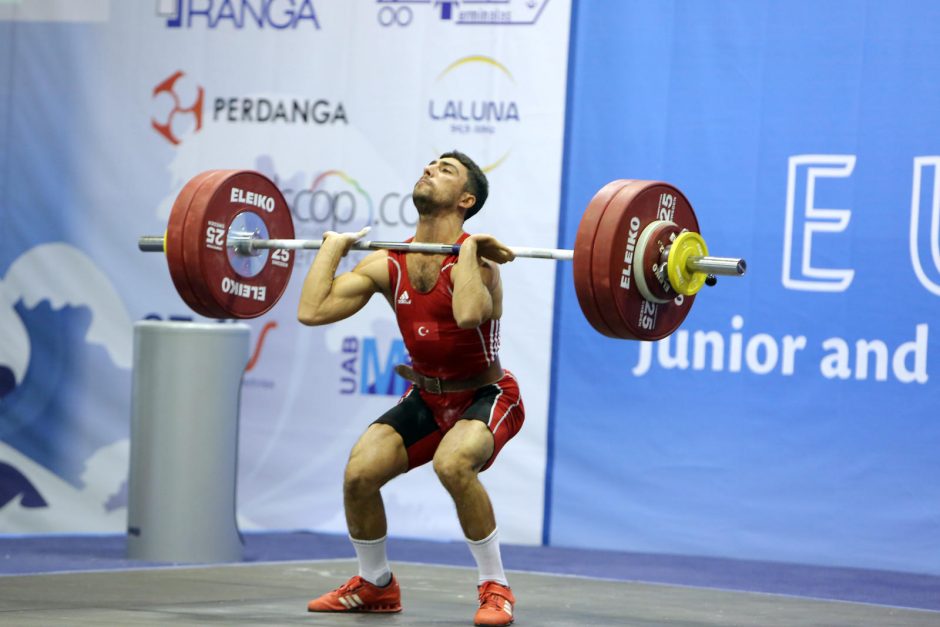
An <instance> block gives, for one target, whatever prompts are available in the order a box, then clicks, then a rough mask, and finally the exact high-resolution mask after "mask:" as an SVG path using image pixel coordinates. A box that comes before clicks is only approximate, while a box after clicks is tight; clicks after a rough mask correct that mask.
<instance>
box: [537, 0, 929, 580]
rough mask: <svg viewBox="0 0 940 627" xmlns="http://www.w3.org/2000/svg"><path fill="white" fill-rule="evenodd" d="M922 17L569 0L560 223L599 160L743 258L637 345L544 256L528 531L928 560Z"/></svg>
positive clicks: (752, 551) (860, 561) (596, 177)
mask: <svg viewBox="0 0 940 627" xmlns="http://www.w3.org/2000/svg"><path fill="white" fill-rule="evenodd" d="M938 28H940V5H937V4H936V3H930V2H906V3H892V2H869V3H861V2H824V3H820V2H803V1H796V2H748V3H740V2H724V3H715V2H618V3H583V2H582V3H578V4H577V5H576V8H575V12H574V23H573V38H572V50H571V53H572V55H573V56H572V59H571V61H570V67H571V71H570V76H569V81H570V84H569V90H570V92H569V107H568V129H567V136H568V144H567V147H566V165H565V193H564V197H563V202H564V207H563V225H562V236H561V242H560V243H561V245H563V246H566V247H570V246H572V245H573V243H574V235H575V232H576V230H577V227H578V222H579V219H580V216H581V213H582V212H583V209H584V207H585V206H586V205H587V203H588V201H589V200H590V198H591V196H592V195H593V193H594V192H595V191H596V190H597V189H599V188H600V187H601V186H602V185H603V184H604V183H606V182H607V181H609V180H612V179H615V178H640V179H659V180H666V181H669V182H671V183H673V184H675V185H676V186H678V187H679V188H680V189H682V190H683V191H684V192H685V194H686V195H687V196H688V197H689V199H690V200H691V202H692V204H693V206H694V207H695V209H696V212H697V214H698V217H699V221H700V223H701V225H702V233H703V235H704V236H705V238H706V240H707V242H708V244H709V247H710V249H711V250H712V251H713V253H714V254H718V255H728V256H742V257H745V258H746V259H747V260H748V263H749V270H748V274H747V276H746V277H745V278H743V279H739V280H736V279H730V278H727V279H721V280H720V281H719V285H718V286H717V287H715V288H713V289H709V288H706V289H705V292H703V293H702V294H700V295H699V297H698V299H697V301H696V303H695V306H694V307H693V309H692V312H691V314H690V315H689V317H688V319H687V320H686V322H685V323H684V325H683V326H682V327H681V330H680V331H679V332H677V333H675V334H674V335H673V336H671V337H670V338H669V339H668V340H664V341H663V342H661V343H657V344H645V345H644V344H641V343H638V342H627V341H617V340H611V339H608V338H605V337H602V336H600V335H598V334H597V333H596V332H595V331H593V329H591V328H590V326H589V325H588V324H587V322H586V321H585V320H584V319H583V317H582V315H581V313H580V309H579V306H578V303H577V299H576V297H575V293H574V290H573V288H572V287H571V268H570V267H565V268H562V269H561V271H560V273H559V281H560V287H559V301H558V304H557V311H556V322H555V323H556V325H557V326H556V345H555V360H556V364H555V380H554V393H555V397H554V399H553V414H552V436H551V437H552V462H551V468H550V476H551V481H550V484H549V486H548V496H549V498H550V499H551V509H550V510H549V511H548V513H547V523H548V524H547V530H546V539H547V541H548V542H549V543H551V544H554V545H561V546H582V547H599V548H615V549H625V550H636V551H653V552H667V553H682V554H698V555H720V556H729V557H741V558H754V559H772V560H781V561H794V562H805V563H824V564H840V565H851V566H864V567H876V568H891V569H898V570H910V571H920V572H931V573H940V550H938V538H940V454H938V451H940V392H938V387H937V385H938V381H940V372H938V370H937V369H938V368H940V363H938V362H940V354H938V353H940V351H938V346H940V341H938V333H940V328H938V327H937V326H936V325H937V323H936V319H937V314H938V312H940V247H938V243H937V239H938V238H937V235H936V233H937V232H938V227H940V216H938V211H937V206H938V203H940V195H935V191H937V190H940V187H935V186H934V185H935V180H936V177H937V173H938V169H937V168H938V165H937V162H935V161H932V160H930V159H927V160H921V161H915V159H916V158H918V157H932V156H935V155H940V114H938V112H940V81H938V78H940V43H938V41H940V40H938V39H937V37H936V33H937V32H938ZM918 173H919V175H920V185H919V186H918V185H916V184H915V181H916V180H917V179H916V175H917V174H918ZM817 174H818V176H817ZM788 189H790V190H791V192H792V194H791V195H792V198H793V201H792V203H790V205H789V206H788ZM915 198H917V199H918V202H916V203H915V202H914V200H915ZM807 202H809V204H811V205H812V206H813V207H815V208H817V209H836V210H841V213H832V214H829V215H828V216H827V215H826V214H824V213H822V214H821V213H818V212H817V213H813V212H812V211H809V212H807V210H806V207H807ZM788 216H789V217H788ZM840 218H841V219H842V220H843V224H842V225H841V226H842V228H841V229H840V228H838V227H839V226H840V224H839V220H840ZM915 219H916V221H915ZM788 222H789V225H790V226H789V229H788V227H787V225H788ZM912 222H913V226H912ZM833 225H835V227H836V228H834V229H833V228H832V227H833ZM827 228H829V230H826V229H827ZM788 258H789V263H787V259H788ZM804 258H805V259H806V264H804V263H803V260H804ZM807 265H808V266H809V268H807V267H806V266H807ZM814 268H815V269H817V270H821V271H822V272H814V271H813V269H814ZM918 268H919V269H918ZM827 272H829V275H828V276H827V274H826V273H827ZM706 332H715V333H713V334H712V335H710V336H707V337H712V338H714V337H715V336H720V341H721V342H722V343H723V349H722V350H720V351H718V352H719V357H720V358H721V360H720V363H717V362H716V361H714V360H715V358H716V356H715V351H714V350H711V349H708V350H703V349H699V350H697V349H696V341H697V338H698V340H699V341H700V340H701V339H702V338H704V337H706V336H705V335H703V334H704V333H706ZM738 344H739V345H740V350H738V349H736V348H735V346H736V345H738ZM787 345H791V346H794V347H795V348H794V349H793V350H792V351H790V353H791V354H792V359H789V360H787V359H784V354H785V353H786V352H787V351H786V350H785V347H786V346H787ZM683 347H685V349H686V350H687V352H686V353H683V352H682V351H683ZM768 350H769V351H771V352H770V353H768ZM774 350H776V351H778V353H777V358H776V359H773V354H772V353H773V351H774ZM879 351H881V354H879ZM749 352H750V360H749V359H748V354H749ZM683 354H685V357H686V358H687V363H686V362H684V361H683V359H682V358H683ZM735 354H737V355H740V359H741V362H742V365H741V368H740V371H733V369H732V367H731V362H732V361H733V359H734V357H735ZM696 356H698V358H699V360H700V361H699V363H696ZM644 357H649V358H650V360H651V364H650V366H649V368H648V369H647V368H646V367H645V366H644V365H643V358H644ZM669 366H671V367H669Z"/></svg>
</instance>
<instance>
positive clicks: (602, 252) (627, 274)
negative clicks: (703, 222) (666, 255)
mask: <svg viewBox="0 0 940 627" xmlns="http://www.w3.org/2000/svg"><path fill="white" fill-rule="evenodd" d="M639 183H641V184H640V185H637V186H631V188H629V189H624V190H621V191H620V192H619V193H617V194H616V195H615V196H614V198H612V199H611V201H610V202H609V203H608V205H607V209H606V210H605V211H604V215H603V217H602V218H601V221H600V222H599V223H598V225H597V236H596V237H595V242H594V251H593V253H592V257H591V266H592V278H593V280H594V293H595V295H596V297H597V305H598V311H600V313H601V316H602V317H603V318H604V322H606V323H607V325H608V326H609V327H610V329H611V330H612V331H613V332H614V333H616V334H618V335H619V336H620V337H622V338H625V339H638V340H659V339H662V338H664V337H666V336H667V335H669V334H670V333H672V332H673V331H675V330H676V329H677V328H678V327H679V325H680V324H682V321H683V320H684V319H685V317H686V315H687V314H688V312H689V308H690V307H691V306H692V302H693V300H694V297H688V296H685V297H681V298H679V297H677V298H676V299H675V300H673V301H670V302H669V303H666V304H657V303H652V302H650V301H647V300H646V299H644V298H643V296H642V295H641V294H640V292H639V290H638V289H637V287H636V281H635V280H634V278H633V272H634V271H635V270H634V265H636V266H640V264H642V260H640V259H634V258H633V253H634V252H635V246H636V240H637V238H638V237H639V234H640V233H641V232H642V231H643V229H644V228H646V227H647V226H648V225H649V224H650V223H651V222H653V221H654V220H668V221H671V222H675V223H676V224H677V225H678V226H679V227H680V229H681V228H685V229H688V230H690V231H696V232H698V230H699V229H698V221H697V220H696V218H695V213H694V212H693V211H692V206H691V205H690V204H689V201H688V200H687V199H686V198H685V196H684V195H683V194H682V192H680V191H679V190H678V189H676V188H675V187H673V186H671V185H669V184H668V183H662V182H658V181H642V182H639ZM636 271H642V269H641V267H637V268H636Z"/></svg>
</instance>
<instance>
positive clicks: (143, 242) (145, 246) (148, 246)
mask: <svg viewBox="0 0 940 627" xmlns="http://www.w3.org/2000/svg"><path fill="white" fill-rule="evenodd" d="M137 248H139V249H140V250H142V251H143V252H145V253H162V252H163V237H162V236H160V235H142V236H141V237H140V239H138V240H137Z"/></svg>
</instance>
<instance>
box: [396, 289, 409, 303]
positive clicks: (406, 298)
mask: <svg viewBox="0 0 940 627" xmlns="http://www.w3.org/2000/svg"><path fill="white" fill-rule="evenodd" d="M398 304H399V305H410V304H411V297H410V296H408V290H405V291H404V292H402V293H401V296H399V297H398Z"/></svg>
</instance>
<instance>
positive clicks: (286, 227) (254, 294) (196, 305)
mask: <svg viewBox="0 0 940 627" xmlns="http://www.w3.org/2000/svg"><path fill="white" fill-rule="evenodd" d="M322 242H323V240H299V239H294V225H293V220H292V219H291V212H290V208H289V207H288V205H287V201H286V200H285V199H284V196H283V194H281V192H280V190H279V189H278V188H277V186H276V185H275V184H274V182H273V181H271V180H270V179H269V178H267V177H266V176H264V175H262V174H260V173H258V172H254V171H249V170H209V171H207V172H202V173H201V174H198V175H196V176H195V177H193V178H192V179H191V180H190V181H189V182H187V183H186V185H185V186H183V189H182V191H180V194H179V195H178V196H177V198H176V199H175V201H174V203H173V208H172V210H171V211H170V219H169V222H168V223H167V229H166V232H165V233H164V235H163V236H162V237H161V236H142V237H141V238H140V239H139V241H138V247H139V248H140V250H142V251H145V252H165V253H166V259H167V265H168V267H169V270H170V277H171V278H172V280H173V284H174V285H175V287H176V289H177V291H178V292H179V294H180V296H181V297H182V298H183V300H184V301H185V302H186V304H187V305H189V307H190V308H192V309H193V310H194V311H195V312H196V313H199V314H201V315H203V316H206V317H210V318H255V317H258V316H260V315H262V314H264V313H265V312H267V311H268V310H270V309H271V307H273V306H274V304H275V303H276V302H277V301H278V300H279V299H280V297H281V295H282V294H283V293H284V290H286V289H287V284H288V281H289V280H290V274H291V271H292V270H293V265H294V255H293V254H292V251H295V250H300V249H317V248H320V246H321V245H322ZM511 248H512V250H513V252H514V253H515V255H516V256H517V257H528V258H537V259H555V260H572V261H573V262H574V268H573V270H574V272H573V276H574V287H575V292H576V294H577V297H578V303H579V304H580V306H581V310H582V311H583V312H584V315H585V317H586V318H587V320H588V322H589V323H590V324H591V326H593V327H594V328H595V329H596V330H597V331H599V332H600V333H603V334H604V335H606V336H609V337H614V338H622V339H635V340H658V339H661V338H664V337H666V336H667V335H669V334H671V333H672V332H673V331H675V330H676V329H677V328H678V327H679V325H681V324H682V322H683V320H685V317H686V316H687V315H688V313H689V309H690V308H691V307H692V303H693V302H694V300H695V295H696V294H697V293H698V291H699V290H700V289H701V288H702V286H703V285H704V284H706V283H708V284H709V285H711V284H713V283H714V277H715V275H727V276H741V275H743V274H744V272H745V269H746V267H747V266H746V264H745V262H744V260H743V259H736V258H729V257H713V256H711V255H709V254H708V248H707V246H706V245H705V240H704V239H703V238H702V236H701V234H700V230H699V225H698V220H697V219H696V217H695V213H694V212H693V210H692V206H691V204H689V201H688V200H687V199H686V197H685V196H684V195H683V194H682V192H680V191H679V190H678V189H677V188H675V187H673V186H672V185H670V184H668V183H663V182H660V181H641V180H633V179H618V180H616V181H612V182H610V183H608V184H607V185H605V186H604V187H602V188H601V189H600V191H598V192H597V193H596V194H595V195H594V197H593V198H592V199H591V202H590V203H588V206H587V210H586V211H585V212H584V215H583V217H582V218H581V222H580V224H579V226H578V231H577V235H576V236H575V245H574V250H562V249H554V248H523V247H511ZM353 249H354V250H380V249H388V250H400V251H406V252H418V253H432V254H442V255H453V254H457V253H458V252H459V250H460V246H459V245H457V244H430V243H415V242H410V243H403V242H380V241H358V242H356V243H355V244H354V245H353Z"/></svg>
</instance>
